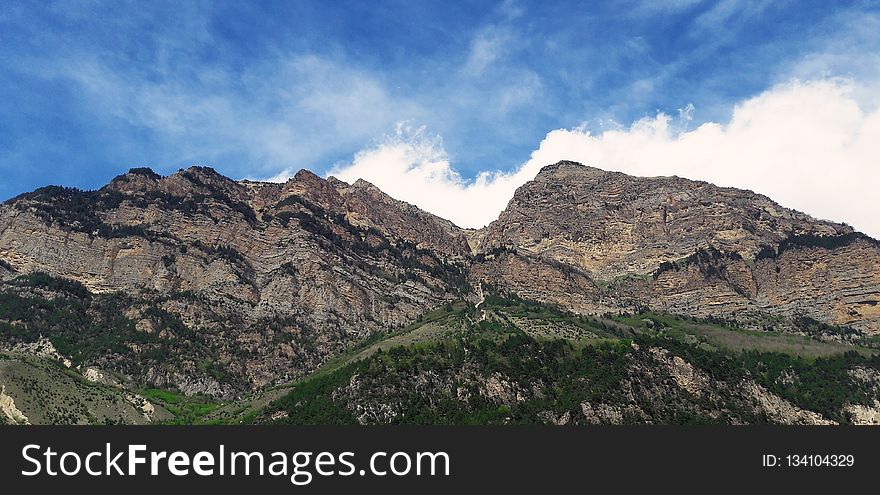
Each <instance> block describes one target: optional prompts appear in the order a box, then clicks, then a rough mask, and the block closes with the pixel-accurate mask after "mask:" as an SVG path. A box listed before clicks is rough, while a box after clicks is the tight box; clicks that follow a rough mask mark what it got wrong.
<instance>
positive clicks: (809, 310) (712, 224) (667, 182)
mask: <svg viewBox="0 0 880 495" xmlns="http://www.w3.org/2000/svg"><path fill="white" fill-rule="evenodd" d="M484 230H485V232H484V237H483V239H482V243H481V245H480V248H479V252H480V253H481V254H482V256H481V257H479V259H478V262H477V263H476V266H475V267H473V268H472V272H474V273H476V274H477V275H476V276H477V277H480V278H483V279H485V280H487V281H491V283H493V284H496V285H501V286H504V287H506V288H507V289H508V290H511V291H513V292H516V293H517V294H520V295H522V296H527V297H530V298H533V299H536V300H542V301H548V302H552V303H554V304H559V305H562V306H564V307H567V308H569V309H571V310H574V311H577V312H584V313H597V312H598V313H602V312H607V311H612V312H614V311H618V310H620V309H621V308H623V309H626V310H630V311H631V310H633V309H636V308H651V309H654V310H661V311H666V312H670V313H677V314H684V315H691V316H698V317H708V316H715V317H720V318H727V319H735V320H737V321H739V322H740V323H744V324H750V325H752V326H757V327H764V326H767V325H775V326H780V324H781V322H778V321H777V320H778V318H786V319H789V320H795V319H802V318H809V319H813V320H817V321H819V322H821V323H824V324H827V325H833V326H847V327H851V328H852V329H855V330H857V331H859V332H863V333H865V334H870V335H876V334H878V333H880V268H878V267H880V243H878V242H877V241H876V240H874V239H871V238H870V237H868V236H866V235H864V234H861V233H858V232H855V231H854V230H853V229H852V228H851V227H849V226H847V225H843V224H837V223H832V222H827V221H821V220H816V219H814V218H812V217H810V216H808V215H805V214H803V213H800V212H797V211H793V210H790V209H787V208H783V207H781V206H780V205H778V204H776V203H774V202H773V201H771V200H770V199H768V198H767V197H765V196H761V195H759V194H755V193H753V192H751V191H743V190H739V189H732V188H721V187H717V186H714V185H712V184H708V183H706V182H697V181H691V180H687V179H681V178H678V177H632V176H629V175H626V174H622V173H617V172H606V171H603V170H599V169H596V168H592V167H586V166H583V165H580V164H578V163H573V162H560V163H557V164H554V165H551V166H548V167H545V168H544V169H543V170H541V172H540V173H539V174H538V175H537V177H536V178H535V180H533V181H531V182H529V183H527V184H525V185H524V186H522V187H520V188H519V189H518V190H517V191H516V193H515V194H514V196H513V199H512V200H511V201H510V204H509V205H508V206H507V208H506V209H505V210H504V211H503V212H502V213H501V215H500V217H499V218H498V220H496V221H495V222H493V223H492V224H491V225H489V226H488V227H487V228H486V229H484ZM536 274H539V276H535V275H536ZM768 328H769V326H768Z"/></svg>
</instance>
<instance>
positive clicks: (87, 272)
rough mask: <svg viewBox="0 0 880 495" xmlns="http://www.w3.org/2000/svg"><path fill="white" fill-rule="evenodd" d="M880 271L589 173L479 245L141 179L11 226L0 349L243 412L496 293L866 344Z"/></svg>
mask: <svg viewBox="0 0 880 495" xmlns="http://www.w3.org/2000/svg"><path fill="white" fill-rule="evenodd" d="M878 266H880V247H878V243H877V241H876V240H873V239H871V238H869V237H868V236H865V235H864V234H860V233H858V232H856V231H855V230H854V229H852V228H851V227H849V226H846V225H844V224H838V223H834V222H827V221H821V220H816V219H814V218H812V217H810V216H808V215H806V214H803V213H801V212H796V211H794V210H789V209H786V208H784V207H782V206H780V205H778V204H776V203H774V202H773V201H772V200H770V199H769V198H767V197H766V196H762V195H759V194H756V193H754V192H751V191H743V190H738V189H734V188H720V187H717V186H714V185H712V184H709V183H706V182H700V181H690V180H688V179H682V178H678V177H660V178H640V177H632V176H628V175H626V174H622V173H618V172H607V171H603V170H601V169H597V168H593V167H588V166H584V165H580V164H577V163H576V162H568V161H562V162H558V163H556V164H552V165H548V166H547V167H544V168H543V169H542V170H541V171H540V172H539V173H538V174H537V176H536V178H535V180H532V181H529V182H528V183H526V184H524V185H523V186H521V187H520V188H518V189H517V191H516V193H515V194H514V196H513V197H512V198H511V200H510V202H509V204H508V205H507V208H505V210H504V211H503V212H502V213H501V215H500V216H499V218H498V219H497V220H496V221H494V222H492V223H490V224H489V225H488V226H486V227H484V228H483V229H477V230H474V229H463V228H460V227H458V226H456V225H455V224H453V223H452V222H449V221H448V220H444V219H442V218H440V217H437V216H436V215H433V214H430V213H428V212H424V211H422V210H421V209H419V208H418V207H416V206H414V205H411V204H409V203H406V202H403V201H399V200H396V199H394V198H392V197H390V196H388V195H387V194H385V193H384V192H382V191H381V190H380V189H378V188H377V187H375V186H374V185H372V184H370V183H369V182H367V181H363V180H359V181H356V182H355V183H353V184H347V183H345V182H343V181H340V180H338V179H336V178H333V177H330V178H327V179H324V178H321V177H319V176H317V175H315V174H314V173H312V172H309V171H307V170H301V171H299V172H298V173H297V174H295V175H294V177H292V178H291V179H290V180H288V181H286V182H285V183H268V182H255V181H249V180H241V181H235V180H232V179H229V178H227V177H224V176H222V175H221V174H219V173H218V172H216V171H215V170H214V169H211V168H209V167H190V168H188V169H182V170H180V171H178V172H176V173H174V174H171V175H168V176H165V177H163V176H161V175H159V174H156V173H155V172H153V171H152V170H150V169H146V168H136V169H132V170H130V171H129V172H127V173H124V174H121V175H119V176H117V177H115V178H114V179H113V180H111V181H110V182H109V183H108V184H107V185H106V186H104V187H102V188H100V189H97V190H93V191H80V190H76V189H71V188H63V187H59V186H48V187H44V188H40V189H37V190H35V191H32V192H29V193H24V194H21V195H19V196H16V197H15V198H12V199H10V200H7V201H5V202H4V203H2V204H0V289H2V293H3V296H2V297H3V298H4V299H3V301H6V302H5V304H7V306H4V307H7V308H13V309H14V311H13V310H6V311H5V313H0V326H3V328H4V329H6V330H5V332H6V333H3V332H0V336H2V339H0V347H7V348H10V347H14V346H15V345H18V344H21V343H23V342H28V341H32V340H34V339H37V338H42V337H43V334H44V333H45V334H48V335H50V336H51V337H50V338H54V339H56V340H57V341H58V343H59V345H62V346H66V347H64V348H65V349H66V351H67V352H68V353H71V354H77V355H79V356H80V357H79V358H76V359H78V360H79V361H78V362H77V363H76V364H77V365H83V366H93V367H96V368H99V369H105V370H108V371H112V372H114V373H118V374H120V375H121V376H124V377H125V380H127V382H128V383H130V384H132V386H136V387H157V388H165V389H168V388H174V389H178V390H180V391H181V392H182V393H183V394H184V395H187V396H192V395H198V394H207V395H210V396H214V397H220V398H227V399H228V398H233V397H238V396H241V395H242V394H245V393H247V392H249V391H252V390H258V389H263V388H265V387H269V386H271V385H276V384H280V383H285V382H287V381H289V380H292V379H297V378H298V377H303V376H306V375H308V374H309V373H311V372H312V371H314V370H315V369H318V367H320V366H321V364H322V363H325V362H327V360H328V359H331V358H332V357H333V356H336V355H338V354H339V353H340V352H342V351H343V350H344V349H346V348H347V347H349V346H351V345H353V344H354V343H355V342H358V341H361V340H363V339H366V338H371V337H372V336H376V335H381V334H383V333H386V332H389V331H394V329H397V328H401V327H405V326H407V325H410V324H412V323H413V322H415V321H417V320H418V319H419V318H420V317H421V315H424V314H426V312H428V311H430V310H432V309H435V308H437V307H441V306H443V305H444V304H449V303H451V302H453V301H456V300H466V301H471V302H477V301H478V300H479V297H480V294H483V292H484V290H485V291H487V292H488V293H496V294H513V295H515V296H517V297H523V298H525V299H528V300H534V301H537V302H540V303H543V304H548V305H551V306H554V307H558V308H560V309H562V310H565V311H571V312H574V313H576V314H582V315H605V314H621V313H624V312H625V313H638V312H641V311H645V310H649V309H650V310H654V311H661V312H665V313H671V314H681V315H686V316H690V317H696V318H718V319H722V320H728V321H731V322H735V323H736V324H737V325H741V326H744V327H746V328H752V329H756V330H762V331H763V330H774V331H778V332H796V333H802V334H810V335H813V336H814V337H818V338H822V339H830V340H835V341H841V342H850V341H853V339H865V338H871V337H872V336H873V335H877V334H880V272H878V269H877V267H878ZM43 274H45V275H46V276H47V277H49V278H45V277H43ZM56 279H68V280H73V281H75V283H76V284H81V285H76V286H71V287H73V288H70V287H67V286H66V285H64V283H61V282H55V281H54V280H56ZM77 287H82V289H80V288H77ZM83 291H85V292H83ZM0 302H2V301H0ZM59 312H60V313H59ZM59 315H63V317H64V318H76V319H77V320H78V321H83V322H87V326H85V327H82V328H80V327H76V328H73V327H66V326H64V325H63V324H61V323H59V320H58V319H57V318H60V317H61V316H59ZM108 332H109V333H108ZM94 342H97V343H98V344H94ZM95 345H101V346H107V347H106V348H105V351H106V352H99V349H98V348H95V347H94V346H95ZM77 349H87V350H88V352H78V351H77Z"/></svg>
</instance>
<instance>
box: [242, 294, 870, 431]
mask: <svg viewBox="0 0 880 495" xmlns="http://www.w3.org/2000/svg"><path fill="white" fill-rule="evenodd" d="M534 322H545V323H547V325H546V330H545V329H544V328H545V327H543V326H539V327H531V326H529V325H531V324H532V323H534ZM559 326H571V327H576V328H579V329H582V330H584V331H585V332H586V331H589V332H590V333H591V334H592V335H594V337H590V338H579V339H559V338H554V337H553V335H555V334H554V333H553V330H552V328H553V327H559ZM525 327H528V328H529V329H530V330H525ZM432 328H436V329H439V330H434V331H432V330H431V329H432ZM534 328H537V329H538V330H534ZM540 332H547V333H546V334H541V333H540ZM633 343H635V344H637V347H634V346H633ZM401 344H403V345H401ZM658 348H659V349H665V350H666V352H669V353H671V355H673V356H678V357H680V358H682V359H683V360H684V361H685V362H687V363H690V365H692V366H693V367H694V368H695V369H697V370H700V371H701V372H703V373H705V374H706V376H708V377H709V379H710V380H712V382H713V383H715V384H717V385H710V386H711V388H712V389H713V390H714V393H715V394H716V397H715V398H714V399H709V398H708V397H707V396H703V397H698V396H694V395H692V394H691V393H689V392H684V391H682V390H680V389H678V388H675V387H673V388H669V387H668V386H667V385H664V383H669V381H670V380H671V378H670V377H669V376H666V378H664V375H665V374H666V373H668V371H665V370H664V369H663V368H658V367H657V364H656V363H654V362H653V361H652V359H654V358H653V357H652V354H650V353H648V352H647V349H658ZM855 367H866V368H871V369H876V370H880V357H877V356H876V355H874V354H873V352H872V351H871V350H869V349H865V348H857V347H853V346H849V345H845V344H838V343H829V342H820V341H817V340H814V339H810V338H809V337H805V336H800V335H791V334H778V333H772V332H758V331H748V330H743V329H739V328H735V327H729V326H725V325H723V324H720V323H717V322H716V323H711V322H708V321H698V320H693V319H688V318H681V317H677V316H673V315H663V314H653V313H645V314H638V315H624V316H616V317H614V318H613V319H612V318H595V317H583V316H578V315H573V314H570V313H566V312H564V311H561V310H559V309H555V308H552V307H548V306H546V305H542V304H539V303H536V302H533V301H526V300H523V299H520V298H516V297H511V296H500V295H497V294H494V293H491V294H490V295H488V296H487V297H486V299H485V301H484V303H483V304H482V305H481V307H480V308H479V309H475V308H474V307H473V306H471V305H468V304H464V303H456V304H455V305H448V306H446V307H444V308H440V309H438V310H437V311H435V312H433V313H432V314H428V315H426V316H425V318H423V320H422V321H420V322H418V323H416V324H414V325H411V326H410V327H407V328H404V329H400V330H398V331H396V332H392V333H391V334H387V335H384V336H383V338H382V339H381V340H378V341H376V337H373V338H371V339H370V340H368V341H365V342H363V343H361V344H360V345H358V346H356V347H355V348H352V349H349V351H347V352H346V353H344V354H343V355H342V356H340V357H338V358H337V359H334V360H332V361H331V362H329V363H328V364H327V365H326V366H325V367H324V368H322V370H321V371H320V372H318V373H316V374H314V375H312V376H310V377H308V378H306V379H304V380H302V381H301V382H298V383H295V384H293V386H292V387H291V388H290V389H289V390H287V391H285V393H286V395H284V396H282V397H281V398H280V399H278V400H276V401H274V402H272V403H271V404H270V405H269V406H268V407H267V408H266V409H265V411H264V412H263V413H257V412H255V411H253V410H251V411H250V413H249V414H248V416H247V417H246V418H244V419H245V421H247V422H250V421H270V420H271V421H273V422H283V423H294V424H350V423H357V422H363V421H366V422H373V421H379V422H384V421H390V422H392V423H416V424H492V423H505V424H509V423H533V422H541V421H542V417H546V415H547V414H551V415H553V416H555V417H561V415H563V414H566V413H570V412H572V411H574V412H575V414H577V411H579V408H580V404H583V403H591V404H607V405H610V406H609V407H618V408H620V409H621V410H624V411H627V410H628V409H626V407H627V404H631V403H632V401H633V400H634V398H633V396H632V395H630V394H632V393H633V392H631V391H630V390H633V387H636V389H639V387H648V389H646V390H645V391H643V392H639V393H638V394H648V396H649V397H643V398H638V397H639V395H637V396H636V398H635V400H636V401H637V402H636V403H633V404H636V405H637V406H638V407H639V408H641V409H640V410H641V411H643V412H642V413H639V414H649V415H650V417H651V420H652V421H653V422H660V423H704V422H719V421H721V422H723V421H725V420H726V419H725V418H734V417H735V418H738V419H737V421H747V422H753V423H761V422H766V421H769V420H770V418H768V417H767V416H764V415H763V413H760V412H759V411H758V410H756V409H754V406H752V405H750V403H749V402H748V400H747V399H745V398H743V397H742V396H741V395H737V394H739V393H741V392H740V388H741V386H740V385H739V384H740V383H741V382H742V381H743V380H749V381H754V382H756V383H757V384H758V385H760V386H762V387H764V388H765V389H767V390H769V391H770V392H772V393H774V394H776V395H778V396H779V397H782V398H784V399H786V400H788V401H790V402H791V403H792V404H794V405H796V406H798V407H800V408H803V409H808V410H811V411H815V412H818V413H820V414H822V415H823V416H825V417H826V418H829V419H833V420H836V421H839V422H848V421H849V417H848V416H847V413H846V412H845V407H846V406H847V405H849V404H870V403H871V401H872V400H873V399H874V398H875V396H876V391H875V390H873V389H872V388H871V386H869V385H867V384H865V383H863V382H860V381H858V380H856V379H854V378H853V377H852V376H851V374H850V370H852V369H853V368H855ZM489 377H502V379H503V380H504V383H507V385H504V386H505V387H508V388H512V389H516V390H518V392H516V394H518V396H520V395H521V396H522V397H520V398H518V399H517V400H513V401H511V400H510V398H509V397H508V398H507V399H505V398H498V397H493V396H491V394H489V395H487V393H486V390H485V389H484V388H481V387H484V385H485V383H486V382H487V380H488V379H489ZM355 381H356V383H357V385H356V386H354V388H352V386H353V385H352V384H353V383H355ZM420 383H421V384H422V385H419V384H420ZM725 384H726V385H725ZM420 387H421V388H420ZM535 390H538V392H535ZM505 393H507V394H510V393H513V392H510V391H507V392H505ZM651 394H656V395H655V396H651ZM377 397H378V398H377ZM462 397H465V398H466V399H465V400H463V399H462ZM374 400H375V401H376V402H375V403H374V402H371V401H374ZM357 404H360V405H359V406H358V405H357ZM370 404H374V405H373V406H372V407H373V408H374V409H375V408H376V407H379V406H378V404H385V405H386V406H383V407H393V408H394V409H393V410H394V411H397V412H394V413H388V414H387V415H386V416H383V417H382V418H383V419H377V417H375V416H371V414H378V413H373V412H369V411H372V410H373V409H371V406H370ZM364 411H367V412H364ZM708 411H716V412H715V413H711V414H710V413H709V412H708ZM359 414H360V415H362V416H359ZM628 414H631V413H624V414H623V415H622V416H621V417H620V418H619V421H621V422H636V423H638V422H643V421H644V418H643V417H641V416H634V415H628ZM632 414H635V413H632ZM718 414H720V416H718ZM270 418H271V419H270Z"/></svg>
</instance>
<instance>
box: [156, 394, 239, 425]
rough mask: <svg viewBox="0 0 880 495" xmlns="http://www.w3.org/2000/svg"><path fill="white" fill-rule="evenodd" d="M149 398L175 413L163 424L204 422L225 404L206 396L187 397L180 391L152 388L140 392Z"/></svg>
mask: <svg viewBox="0 0 880 495" xmlns="http://www.w3.org/2000/svg"><path fill="white" fill-rule="evenodd" d="M140 394H141V395H142V396H144V397H145V398H146V399H147V400H149V401H151V402H153V403H154V404H159V405H161V406H162V407H164V408H165V409H166V410H168V412H170V413H171V414H172V415H174V418H173V419H170V420H167V421H164V422H163V424H174V425H190V424H201V423H204V422H205V421H204V419H203V418H204V417H205V416H207V415H208V414H210V413H212V412H214V411H215V410H217V409H218V408H220V407H222V406H223V404H222V403H219V402H217V401H215V400H213V399H212V398H210V397H206V396H193V397H187V396H185V395H183V394H181V393H180V392H178V391H172V390H161V389H155V388H150V389H146V390H142V391H141V392H140Z"/></svg>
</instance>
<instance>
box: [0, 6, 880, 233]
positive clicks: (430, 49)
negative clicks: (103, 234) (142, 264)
mask: <svg viewBox="0 0 880 495" xmlns="http://www.w3.org/2000/svg"><path fill="white" fill-rule="evenodd" d="M878 12H880V5H878V2H876V1H863V2H827V1H790V2H789V1H757V0H756V1H745V0H743V1H735V0H727V1H721V2H712V1H699V0H673V1H669V2H649V1H646V2H641V1H636V0H618V1H608V2H528V1H504V2H411V1H387V2H381V1H376V2H363V1H355V2H317V1H316V2H309V1H297V2H280V1H279V2H231V1H230V2H185V1H183V2H182V1H176V2H167V3H163V2H158V1H156V2H123V1H113V2H99V1H89V2H15V1H9V2H3V3H2V4H0V174H2V179H0V199H5V198H8V197H11V196H13V195H15V194H18V193H20V192H23V191H26V190H30V189H33V188H35V187H38V186H42V185H46V184H49V183H59V184H64V185H69V186H77V187H81V188H94V187H98V186H100V185H102V184H104V183H106V182H107V181H108V180H109V179H110V178H112V177H113V176H114V175H117V174H119V173H121V172H123V171H125V170H127V169H128V168H130V167H133V166H150V167H152V168H153V169H155V170H156V171H158V172H160V173H170V172H173V171H175V170H177V169H178V168H181V167H185V166H188V165H192V164H205V165H210V166H213V167H214V168H216V169H217V170H219V171H220V172H222V173H224V174H226V175H229V176H232V177H235V178H243V177H251V178H268V177H273V176H276V175H277V174H283V173H284V171H291V170H292V171H295V170H297V169H299V168H309V169H311V170H314V171H316V172H319V173H327V172H328V171H331V170H344V169H345V166H346V165H347V164H350V163H352V162H353V161H354V160H355V158H356V156H357V155H358V153H362V152H363V150H370V149H375V148H377V147H381V146H382V145H383V143H388V142H389V140H391V141H394V140H406V139H422V140H424V139H428V140H429V141H430V142H431V143H432V146H433V147H434V148H439V149H440V150H442V158H443V160H445V161H446V162H448V163H449V164H451V165H449V167H450V168H451V173H452V174H453V175H454V176H455V177H453V180H457V181H461V182H462V183H468V182H469V181H471V180H473V179H474V178H475V177H477V176H478V175H479V174H480V173H481V172H487V171H502V172H507V173H513V172H514V171H516V170H518V169H519V168H520V167H521V166H522V164H524V163H525V162H527V161H528V160H529V159H530V157H532V154H533V152H534V151H535V150H536V149H537V148H538V147H539V144H540V143H541V142H542V140H544V139H545V138H546V137H547V136H548V132H550V131H553V130H555V129H580V130H582V131H583V130H588V131H590V132H592V133H593V134H594V135H595V134H596V133H600V132H603V131H606V130H609V129H618V128H628V126H631V125H633V123H634V122H638V121H640V119H646V118H648V119H650V118H654V117H656V116H657V115H658V114H661V113H662V114H665V115H669V116H671V117H672V120H671V122H672V125H674V126H677V132H686V131H688V130H692V129H696V128H698V127H699V126H700V125H702V124H704V123H709V122H719V123H721V124H722V125H726V124H727V123H728V122H729V121H730V119H731V118H732V115H733V113H734V110H735V108H736V106H737V105H739V104H741V103H742V102H744V101H748V99H749V98H753V97H756V96H757V95H760V94H762V93H764V92H766V91H768V90H770V89H772V88H774V87H777V86H778V85H780V84H786V83H788V82H789V81H792V80H804V81H812V80H828V79H830V78H844V79H845V80H846V81H849V82H850V83H852V84H854V86H855V89H853V92H854V95H855V96H853V98H855V99H856V101H857V102H858V104H859V105H862V106H863V107H864V109H865V111H870V110H871V109H873V106H872V105H875V104H876V100H875V96H876V95H877V94H878V93H877V91H876V88H877V85H876V82H877V81H878V80H880V77H878V72H880V68H878V64H876V63H872V62H876V61H877V57H878V50H880V22H878V19H880V18H878ZM690 105H692V109H690V108H691V107H690ZM401 129H404V131H403V133H401ZM414 135H416V137H415V138H414V137H413V136H414ZM426 136H427V138H426ZM343 175H344V174H343ZM759 189H760V188H759ZM464 223H467V222H464Z"/></svg>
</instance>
